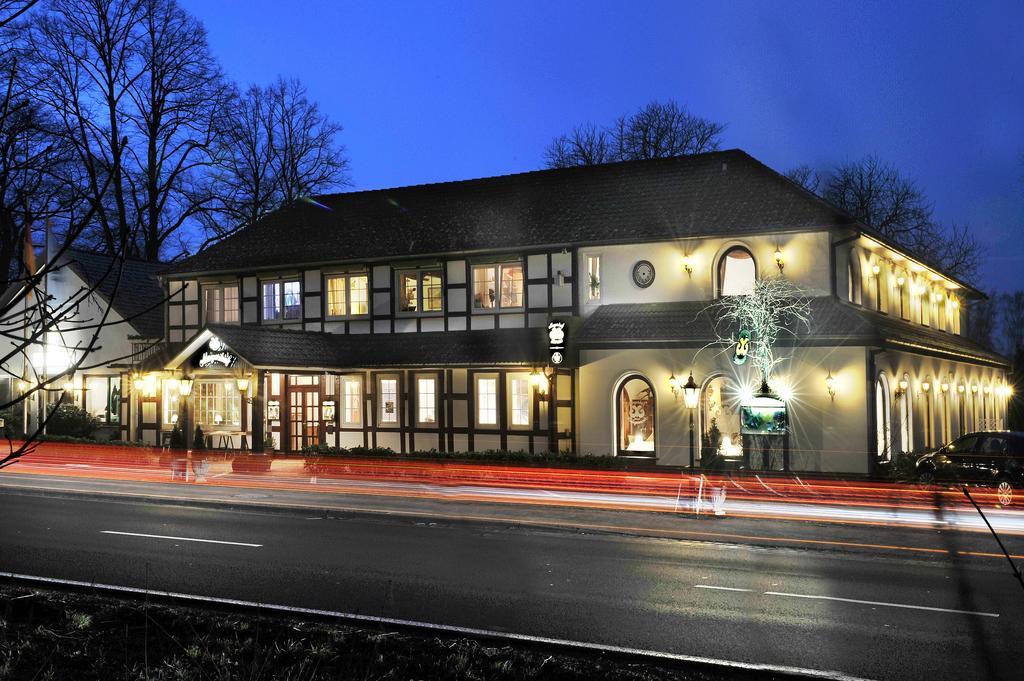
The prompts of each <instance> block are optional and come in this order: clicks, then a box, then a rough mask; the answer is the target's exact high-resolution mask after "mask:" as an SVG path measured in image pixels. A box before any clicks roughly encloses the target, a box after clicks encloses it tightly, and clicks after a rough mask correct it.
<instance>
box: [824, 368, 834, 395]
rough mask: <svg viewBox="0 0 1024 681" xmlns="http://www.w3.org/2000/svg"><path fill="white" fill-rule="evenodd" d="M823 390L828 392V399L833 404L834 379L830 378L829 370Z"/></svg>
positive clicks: (830, 372) (830, 371)
mask: <svg viewBox="0 0 1024 681" xmlns="http://www.w3.org/2000/svg"><path fill="white" fill-rule="evenodd" d="M825 390H826V391H828V396H829V399H831V400H832V401H833V402H835V401H836V379H835V377H833V376H832V370H831V369H829V371H828V375H827V376H825Z"/></svg>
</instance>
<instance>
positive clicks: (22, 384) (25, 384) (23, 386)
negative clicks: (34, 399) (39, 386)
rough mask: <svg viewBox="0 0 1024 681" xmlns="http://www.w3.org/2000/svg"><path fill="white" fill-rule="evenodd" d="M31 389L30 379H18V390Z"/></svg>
mask: <svg viewBox="0 0 1024 681" xmlns="http://www.w3.org/2000/svg"><path fill="white" fill-rule="evenodd" d="M28 389H29V384H28V381H18V392H22V393H23V392H25V391H26V390H28Z"/></svg>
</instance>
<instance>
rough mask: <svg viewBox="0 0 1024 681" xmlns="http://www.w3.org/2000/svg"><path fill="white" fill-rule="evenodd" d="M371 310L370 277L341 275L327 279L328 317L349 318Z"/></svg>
mask: <svg viewBox="0 0 1024 681" xmlns="http://www.w3.org/2000/svg"><path fill="white" fill-rule="evenodd" d="M369 310H370V292H369V277H367V276H366V275H365V274H339V275H335V276H330V277H328V278H327V316H328V317H348V316H353V317H354V316H358V315H364V314H367V313H368V312H369Z"/></svg>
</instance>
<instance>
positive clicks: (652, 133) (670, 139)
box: [544, 100, 725, 168]
mask: <svg viewBox="0 0 1024 681" xmlns="http://www.w3.org/2000/svg"><path fill="white" fill-rule="evenodd" d="M724 130H725V125H724V124H722V123H717V122H715V121H712V120H709V119H707V118H703V117H701V116H697V115H695V114H693V113H691V112H690V111H689V110H688V109H687V108H686V107H685V106H682V105H680V104H678V103H676V102H675V101H673V100H668V101H667V102H650V103H649V104H647V105H646V106H644V107H643V108H642V109H640V110H639V111H637V112H635V113H633V114H630V115H628V116H620V117H619V118H617V119H616V120H615V121H614V122H613V123H612V124H611V125H608V126H604V127H597V126H594V125H592V124H587V125H582V126H577V127H576V128H573V130H572V131H571V132H570V133H568V134H564V135H559V136H558V137H556V138H555V139H554V140H552V142H551V143H550V144H549V145H548V147H547V149H546V150H545V152H544V158H545V162H546V163H547V166H548V167H549V168H567V167H570V166H582V165H594V164H596V163H608V162H612V161H631V160H640V159H651V158H667V157H671V156H687V155H690V154H700V153H703V152H706V151H715V150H716V149H718V148H719V145H720V143H721V136H722V132H724Z"/></svg>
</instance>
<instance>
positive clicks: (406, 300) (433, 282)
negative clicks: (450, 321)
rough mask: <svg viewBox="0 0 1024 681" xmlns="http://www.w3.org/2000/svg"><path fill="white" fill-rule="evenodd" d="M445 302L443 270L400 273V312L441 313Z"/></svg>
mask: <svg viewBox="0 0 1024 681" xmlns="http://www.w3.org/2000/svg"><path fill="white" fill-rule="evenodd" d="M443 300H444V289H443V287H442V285H441V270H409V271H405V272H399V273H398V311H399V312H404V313H407V314H408V313H414V312H440V311H441V310H442V309H443V307H442V301H443Z"/></svg>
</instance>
